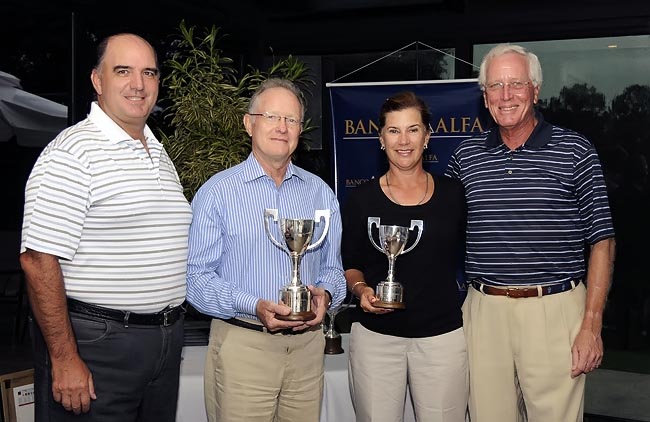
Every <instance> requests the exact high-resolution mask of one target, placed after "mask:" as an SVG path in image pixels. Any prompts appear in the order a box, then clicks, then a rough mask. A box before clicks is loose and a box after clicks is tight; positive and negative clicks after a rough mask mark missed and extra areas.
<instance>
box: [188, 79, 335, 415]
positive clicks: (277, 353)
mask: <svg viewBox="0 0 650 422" xmlns="http://www.w3.org/2000/svg"><path fill="white" fill-rule="evenodd" d="M304 108H305V106H304V102H303V97H302V94H301V93H300V91H299V90H298V88H297V87H296V86H295V85H294V84H293V83H291V82H289V81H286V80H281V79H269V80H267V81H265V82H264V83H262V84H261V86H260V87H259V89H258V90H257V91H256V92H255V93H254V94H253V96H252V98H251V101H250V106H249V109H248V113H247V114H246V115H245V116H244V126H245V127H246V131H247V132H248V134H249V135H250V136H251V139H252V153H251V154H250V156H249V157H248V159H247V160H246V161H244V162H243V163H241V164H238V165H236V166H234V167H232V168H230V169H227V170H225V171H222V172H220V173H217V174H216V175H214V176H213V177H212V178H211V179H210V180H208V181H207V182H206V183H205V184H204V185H203V186H202V187H201V188H200V189H199V191H198V192H197V194H196V196H195V197H194V200H193V201H192V209H193V212H194V214H193V220H192V224H191V226H190V240H189V258H188V280H187V282H188V286H187V299H188V300H189V302H190V303H191V304H192V305H193V306H194V307H195V308H197V309H198V310H199V311H201V312H203V313H205V314H207V315H210V316H212V317H213V318H214V319H213V321H212V325H211V329H210V345H209V348H208V356H207V359H206V367H205V403H206V410H207V414H208V420H210V421H229V422H232V421H246V422H250V421H269V420H278V421H312V422H316V421H318V419H319V414H320V404H321V395H322V391H323V363H324V354H323V352H324V347H325V338H324V336H323V333H322V330H321V328H320V323H321V320H322V318H323V315H324V313H325V311H326V309H327V307H328V306H338V305H339V304H340V303H341V302H342V301H343V299H344V297H345V293H346V286H345V278H344V276H343V269H342V265H341V256H340V243H341V216H340V213H339V204H338V201H337V199H336V197H335V195H334V193H333V192H332V190H331V189H330V188H329V186H327V184H326V183H325V182H323V181H322V180H321V179H320V178H318V177H317V176H315V175H313V174H311V173H309V172H307V171H305V170H303V169H301V168H299V167H297V166H295V165H294V164H293V163H292V162H291V154H292V153H293V152H294V151H295V149H296V147H297V145H298V140H299V136H300V132H301V130H302V120H303V117H304ZM267 208H270V209H276V210H278V216H279V217H281V218H292V219H293V218H295V219H314V217H315V213H316V211H317V210H328V213H329V216H330V224H329V230H328V232H327V233H326V237H325V240H324V241H323V242H322V243H321V244H320V245H319V246H315V247H314V248H312V249H309V250H307V251H306V252H305V253H304V255H303V258H302V261H301V263H300V274H301V279H302V283H303V284H306V285H308V288H309V290H310V291H311V294H312V311H313V312H315V314H316V318H314V319H312V320H308V321H286V320H283V319H281V316H286V315H288V314H289V313H290V311H291V308H289V307H288V306H285V305H281V304H278V297H279V290H280V289H281V288H282V287H283V286H284V285H286V284H288V282H289V280H290V279H291V270H292V268H291V260H290V259H289V256H288V254H287V253H285V251H283V250H282V249H280V248H279V247H277V246H275V245H274V244H273V243H272V242H271V240H270V239H269V237H268V235H267V233H266V231H265V222H264V218H265V213H264V210H265V209H267ZM270 226H271V227H270V228H271V232H272V233H273V234H274V235H275V238H276V239H279V241H281V239H280V235H279V230H278V229H277V227H273V226H275V225H274V224H270ZM322 226H326V224H322V223H321V224H316V226H315V230H314V234H313V239H319V238H320V236H321V234H322V233H323V232H324V230H325V228H326V227H322ZM278 317H280V318H278Z"/></svg>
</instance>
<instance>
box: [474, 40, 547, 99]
mask: <svg viewBox="0 0 650 422" xmlns="http://www.w3.org/2000/svg"><path fill="white" fill-rule="evenodd" d="M508 53H515V54H519V55H522V56H524V57H525V58H526V60H527V61H528V78H529V79H530V80H531V81H532V82H533V86H539V87H541V86H542V66H541V65H540V64H539V59H538V58H537V56H536V55H535V53H532V52H530V51H528V50H526V49H525V48H524V47H522V46H520V45H516V44H507V43H506V44H499V45H497V46H495V47H493V48H492V49H491V50H490V51H488V52H487V54H486V55H485V56H484V57H483V61H482V62H481V68H480V70H479V73H478V84H479V85H480V86H481V89H482V90H485V85H486V84H487V80H486V78H487V68H488V66H489V65H490V62H491V61H492V59H494V58H495V57H499V56H503V55H504V54H508Z"/></svg>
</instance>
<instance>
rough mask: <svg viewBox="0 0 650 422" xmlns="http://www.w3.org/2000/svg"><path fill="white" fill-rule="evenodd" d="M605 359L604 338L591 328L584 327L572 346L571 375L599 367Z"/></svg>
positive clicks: (573, 376) (574, 375)
mask: <svg viewBox="0 0 650 422" xmlns="http://www.w3.org/2000/svg"><path fill="white" fill-rule="evenodd" d="M602 361H603V339H602V338H601V336H600V334H598V335H595V334H594V333H593V332H592V331H591V330H586V329H582V330H580V332H579V333H578V335H577V336H576V339H575V341H574V342H573V347H572V348H571V377H572V378H575V377H577V376H578V375H580V374H583V373H584V374H586V373H588V372H591V371H593V370H594V369H596V368H598V367H599V366H600V364H601V363H602Z"/></svg>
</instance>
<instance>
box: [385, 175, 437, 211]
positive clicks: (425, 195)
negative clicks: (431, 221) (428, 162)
mask: <svg viewBox="0 0 650 422" xmlns="http://www.w3.org/2000/svg"><path fill="white" fill-rule="evenodd" d="M388 173H390V172H386V187H387V188H388V196H390V199H391V201H393V202H394V203H396V204H397V205H400V206H401V205H402V204H400V203H399V202H397V200H396V199H395V197H394V196H393V192H392V191H391V190H390V183H388ZM425 175H426V179H427V181H426V183H427V184H426V185H425V187H424V195H422V199H420V201H419V202H418V203H417V204H415V205H420V204H421V203H422V201H424V199H425V198H426V197H427V193H429V174H428V173H425Z"/></svg>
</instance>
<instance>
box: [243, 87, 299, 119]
mask: <svg viewBox="0 0 650 422" xmlns="http://www.w3.org/2000/svg"><path fill="white" fill-rule="evenodd" d="M271 88H284V89H286V90H288V91H290V92H292V93H293V95H295V96H296V98H297V99H298V102H300V111H301V115H300V120H303V119H304V117H305V108H306V106H305V97H304V96H303V94H302V91H301V90H300V88H298V86H297V85H296V84H294V83H293V82H291V81H290V80H288V79H281V78H269V79H267V80H265V81H264V82H262V83H261V84H260V86H259V87H257V89H256V90H255V92H254V93H253V96H251V100H250V103H249V104H248V112H249V113H252V112H255V111H256V110H255V106H256V105H257V104H256V103H257V99H258V98H259V96H260V95H262V93H263V92H264V91H266V90H267V89H271Z"/></svg>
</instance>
